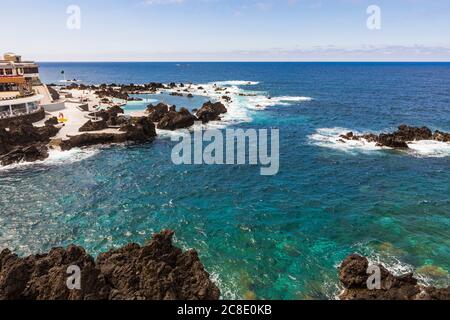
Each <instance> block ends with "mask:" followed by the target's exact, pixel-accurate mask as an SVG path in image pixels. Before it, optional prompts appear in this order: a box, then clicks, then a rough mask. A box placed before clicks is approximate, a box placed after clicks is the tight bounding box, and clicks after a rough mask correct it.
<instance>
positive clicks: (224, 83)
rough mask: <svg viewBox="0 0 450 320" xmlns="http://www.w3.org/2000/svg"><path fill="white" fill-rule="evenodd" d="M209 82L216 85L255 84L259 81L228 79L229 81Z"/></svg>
mask: <svg viewBox="0 0 450 320" xmlns="http://www.w3.org/2000/svg"><path fill="white" fill-rule="evenodd" d="M211 84H216V85H218V86H256V85H258V84H259V82H258V81H245V80H230V81H218V82H212V83H211Z"/></svg>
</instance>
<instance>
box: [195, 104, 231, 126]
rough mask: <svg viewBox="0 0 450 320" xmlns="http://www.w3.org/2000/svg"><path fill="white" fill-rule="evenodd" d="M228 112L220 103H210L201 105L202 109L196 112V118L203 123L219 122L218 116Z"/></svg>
mask: <svg viewBox="0 0 450 320" xmlns="http://www.w3.org/2000/svg"><path fill="white" fill-rule="evenodd" d="M227 112H228V110H227V108H226V107H225V105H224V104H223V103H221V102H216V103H212V102H211V101H208V102H206V103H205V104H203V107H202V108H201V109H200V110H198V111H197V118H198V119H199V120H201V121H202V122H203V123H207V122H210V121H217V120H220V115H221V114H224V113H227Z"/></svg>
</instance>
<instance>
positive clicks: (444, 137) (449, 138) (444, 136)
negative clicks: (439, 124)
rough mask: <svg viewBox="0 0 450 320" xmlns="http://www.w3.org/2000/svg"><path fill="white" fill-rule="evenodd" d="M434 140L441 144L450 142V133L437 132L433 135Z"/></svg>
mask: <svg viewBox="0 0 450 320" xmlns="http://www.w3.org/2000/svg"><path fill="white" fill-rule="evenodd" d="M433 140H436V141H441V142H450V133H446V132H442V131H439V130H436V132H435V133H434V134H433Z"/></svg>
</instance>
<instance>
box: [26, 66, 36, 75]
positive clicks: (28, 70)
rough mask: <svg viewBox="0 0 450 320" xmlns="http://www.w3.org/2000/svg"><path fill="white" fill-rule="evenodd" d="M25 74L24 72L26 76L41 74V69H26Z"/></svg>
mask: <svg viewBox="0 0 450 320" xmlns="http://www.w3.org/2000/svg"><path fill="white" fill-rule="evenodd" d="M23 72H24V73H25V74H31V73H39V69H38V68H36V67H33V68H24V69H23Z"/></svg>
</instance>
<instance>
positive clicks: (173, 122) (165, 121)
mask: <svg viewBox="0 0 450 320" xmlns="http://www.w3.org/2000/svg"><path fill="white" fill-rule="evenodd" d="M195 121H197V118H196V117H195V116H194V115H192V114H191V113H190V112H189V110H187V109H186V108H181V109H180V111H179V112H176V111H174V110H170V111H169V112H168V113H167V114H166V115H165V116H164V117H162V119H161V120H160V121H159V123H158V129H161V130H171V131H173V130H177V129H184V128H189V127H191V126H193V125H194V123H195Z"/></svg>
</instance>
